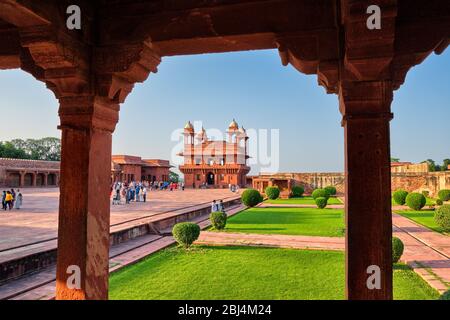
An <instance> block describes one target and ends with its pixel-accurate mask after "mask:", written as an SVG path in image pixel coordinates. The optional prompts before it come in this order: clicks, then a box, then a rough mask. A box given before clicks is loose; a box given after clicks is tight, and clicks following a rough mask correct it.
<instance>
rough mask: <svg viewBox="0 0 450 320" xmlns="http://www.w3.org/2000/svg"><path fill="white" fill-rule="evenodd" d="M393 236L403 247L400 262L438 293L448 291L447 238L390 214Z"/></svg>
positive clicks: (449, 261) (449, 252)
mask: <svg viewBox="0 0 450 320" xmlns="http://www.w3.org/2000/svg"><path fill="white" fill-rule="evenodd" d="M392 219H393V230H394V236H396V237H399V238H400V239H401V240H402V241H403V243H404V244H405V251H404V253H403V256H402V261H404V262H406V263H408V264H409V265H410V266H411V267H412V268H413V269H414V271H416V272H417V273H418V274H419V275H421V276H422V277H423V278H424V279H425V280H426V281H427V282H428V283H429V284H430V285H431V286H432V287H434V288H435V289H437V290H438V291H439V292H441V293H442V292H444V291H446V290H448V289H449V288H450V237H449V236H445V235H442V234H440V233H437V232H434V231H431V230H429V229H427V228H425V227H423V226H421V225H419V224H417V223H415V222H413V221H411V220H409V219H407V218H405V217H403V216H401V215H398V214H393V216H392Z"/></svg>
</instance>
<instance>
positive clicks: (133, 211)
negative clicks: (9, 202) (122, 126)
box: [0, 188, 236, 252]
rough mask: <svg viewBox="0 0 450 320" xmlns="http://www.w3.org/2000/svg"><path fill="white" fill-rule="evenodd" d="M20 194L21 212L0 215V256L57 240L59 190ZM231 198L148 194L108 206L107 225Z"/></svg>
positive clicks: (218, 193) (216, 193)
mask: <svg viewBox="0 0 450 320" xmlns="http://www.w3.org/2000/svg"><path fill="white" fill-rule="evenodd" d="M21 191H22V193H23V195H24V204H23V207H22V209H21V210H14V209H13V210H12V211H0V252H1V251H4V250H7V249H9V248H12V247H17V246H23V245H27V244H31V243H36V242H39V241H44V240H49V239H54V238H56V237H57V229H58V206H59V190H58V189H56V188H48V189H22V190H21ZM233 196H236V194H235V193H233V192H230V191H229V190H228V189H208V190H199V189H196V190H192V189H186V190H185V191H180V190H177V191H173V192H170V191H151V192H149V193H148V201H147V202H146V203H140V202H138V203H131V204H129V205H119V206H111V225H112V226H114V225H117V224H120V223H123V222H125V221H128V220H133V219H138V218H141V217H147V216H152V215H155V214H159V213H161V212H167V211H174V210H177V209H181V208H186V207H190V206H196V205H199V204H202V203H209V202H211V201H212V200H214V199H225V198H229V197H233Z"/></svg>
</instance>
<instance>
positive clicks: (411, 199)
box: [406, 192, 427, 210]
mask: <svg viewBox="0 0 450 320" xmlns="http://www.w3.org/2000/svg"><path fill="white" fill-rule="evenodd" d="M426 203H427V199H426V198H425V196H424V195H423V194H421V193H416V192H413V193H410V194H408V196H407V197H406V204H407V205H408V207H410V208H411V209H413V210H420V209H422V208H423V207H424V206H425V204H426Z"/></svg>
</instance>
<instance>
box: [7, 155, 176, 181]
mask: <svg viewBox="0 0 450 320" xmlns="http://www.w3.org/2000/svg"><path fill="white" fill-rule="evenodd" d="M171 167H172V166H171V165H170V163H169V161H168V160H161V159H142V158H140V157H136V156H129V155H113V156H112V157H111V182H115V181H121V182H131V181H143V180H146V181H159V182H161V181H169V169H170V168H171ZM59 171H60V162H59V161H41V160H22V159H4V158H0V186H8V187H16V188H19V187H20V188H23V187H57V186H59V176H60V174H59Z"/></svg>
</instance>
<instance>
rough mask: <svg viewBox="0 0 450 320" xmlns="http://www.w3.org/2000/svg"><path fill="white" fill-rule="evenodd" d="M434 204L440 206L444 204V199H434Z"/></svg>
mask: <svg viewBox="0 0 450 320" xmlns="http://www.w3.org/2000/svg"><path fill="white" fill-rule="evenodd" d="M436 204H437V205H438V206H442V205H443V204H444V201H442V200H441V199H436Z"/></svg>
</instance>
